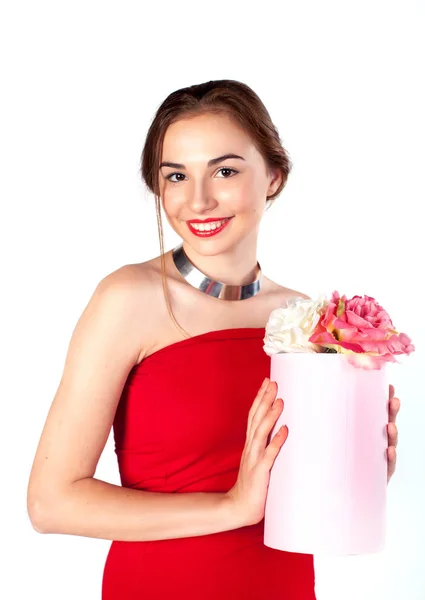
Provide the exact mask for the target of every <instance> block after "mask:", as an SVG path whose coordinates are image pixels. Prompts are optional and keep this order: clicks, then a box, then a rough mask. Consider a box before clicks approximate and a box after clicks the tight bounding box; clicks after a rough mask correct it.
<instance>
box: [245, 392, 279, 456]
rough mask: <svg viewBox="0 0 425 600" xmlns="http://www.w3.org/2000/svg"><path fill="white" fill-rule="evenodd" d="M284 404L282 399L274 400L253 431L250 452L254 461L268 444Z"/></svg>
mask: <svg viewBox="0 0 425 600" xmlns="http://www.w3.org/2000/svg"><path fill="white" fill-rule="evenodd" d="M283 406H284V402H283V399H282V398H276V401H275V402H274V404H273V405H272V406H271V407H270V408H269V410H268V412H267V414H266V415H265V416H264V418H263V420H262V421H261V422H260V423H259V424H258V426H257V427H256V429H255V431H253V435H252V440H251V452H252V455H253V457H254V460H257V457H258V456H260V455H261V453H262V452H264V449H265V447H266V445H267V443H268V441H269V440H268V438H269V435H270V432H271V430H272V429H273V427H274V426H275V424H276V421H277V420H278V419H279V417H280V416H281V414H282V411H283Z"/></svg>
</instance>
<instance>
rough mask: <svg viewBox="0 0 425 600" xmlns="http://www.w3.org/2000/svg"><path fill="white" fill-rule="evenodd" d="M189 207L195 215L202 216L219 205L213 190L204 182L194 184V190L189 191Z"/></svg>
mask: <svg viewBox="0 0 425 600" xmlns="http://www.w3.org/2000/svg"><path fill="white" fill-rule="evenodd" d="M188 205H189V209H190V210H191V211H192V212H193V214H195V213H196V214H202V213H204V212H208V211H210V210H214V208H215V207H216V206H217V205H218V202H217V201H216V200H215V198H214V196H213V195H212V194H211V190H210V189H209V188H208V186H207V185H205V184H204V183H202V181H199V182H194V183H193V187H192V189H191V190H190V191H189V190H188Z"/></svg>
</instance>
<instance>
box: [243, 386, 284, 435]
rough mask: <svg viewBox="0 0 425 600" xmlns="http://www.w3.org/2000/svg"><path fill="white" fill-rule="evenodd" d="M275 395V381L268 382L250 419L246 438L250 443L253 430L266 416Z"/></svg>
mask: <svg viewBox="0 0 425 600" xmlns="http://www.w3.org/2000/svg"><path fill="white" fill-rule="evenodd" d="M276 394H277V383H276V382H275V381H269V385H268V386H267V387H266V389H265V391H264V392H263V394H262V397H261V398H260V400H259V402H258V403H257V409H256V411H255V413H254V415H253V417H252V419H251V426H250V427H249V430H248V432H247V438H248V440H249V441H252V438H253V436H254V433H255V430H256V429H257V427H258V425H259V424H260V423H261V421H262V420H263V418H264V416H265V415H266V414H267V412H268V410H269V409H270V406H271V405H272V403H273V402H274V400H275V398H276Z"/></svg>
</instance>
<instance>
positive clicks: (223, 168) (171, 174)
mask: <svg viewBox="0 0 425 600" xmlns="http://www.w3.org/2000/svg"><path fill="white" fill-rule="evenodd" d="M220 171H229V172H232V173H239V171H236V169H230V168H229V167H221V169H219V170H218V171H217V173H219V172H220ZM174 175H176V176H177V175H181V176H182V177H183V178H184V176H185V175H184V173H177V172H176V173H170V174H169V175H167V177H166V178H165V179H168V180H169V181H171V183H179V182H180V181H183V179H178V180H177V181H176V180H175V179H171V178H172V177H174ZM219 179H229V177H219Z"/></svg>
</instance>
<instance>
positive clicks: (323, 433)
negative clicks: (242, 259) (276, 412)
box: [263, 291, 414, 554]
mask: <svg viewBox="0 0 425 600" xmlns="http://www.w3.org/2000/svg"><path fill="white" fill-rule="evenodd" d="M263 349H264V351H265V352H266V353H267V354H268V355H269V356H271V371H270V379H271V380H272V381H275V382H276V383H277V386H278V397H281V398H283V400H284V409H283V412H282V414H281V415H280V417H279V419H278V420H277V422H276V424H275V426H274V428H273V430H272V432H271V436H274V434H275V433H276V432H277V431H278V429H279V428H280V427H281V426H282V425H284V424H286V425H287V426H288V430H289V434H288V438H287V440H286V442H285V444H284V445H283V446H282V448H281V449H280V452H279V454H278V455H277V457H276V460H275V462H274V464H273V467H272V469H271V471H270V482H269V488H268V493H267V500H266V507H265V517H264V544H265V545H266V546H269V547H271V548H275V549H278V550H285V551H288V552H301V553H306V554H318V553H326V554H366V553H371V552H379V551H381V550H382V549H383V548H384V545H385V533H386V493H387V454H386V450H387V445H388V437H387V423H388V379H387V370H386V365H387V363H388V362H398V361H397V360H396V359H395V357H394V355H397V354H410V353H411V352H413V350H414V346H413V345H412V344H411V340H410V338H409V337H408V336H407V335H406V334H404V333H399V332H398V331H397V330H396V329H395V328H394V325H393V324H392V321H391V319H390V317H389V315H388V313H387V312H386V311H385V310H384V309H383V308H382V307H381V306H380V305H379V304H378V303H377V302H376V301H375V299H374V298H372V297H370V296H364V297H361V296H354V297H353V298H351V299H350V300H347V298H346V296H341V297H340V295H339V293H338V292H336V291H334V292H333V294H332V296H331V298H330V299H328V298H326V296H325V295H324V294H322V295H320V296H319V298H318V299H317V300H312V299H307V298H303V297H294V298H292V299H290V300H289V301H288V302H287V305H286V306H285V307H282V308H278V309H276V310H274V311H273V312H272V313H271V314H270V317H269V320H268V323H267V325H266V335H265V338H264V347H263Z"/></svg>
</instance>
